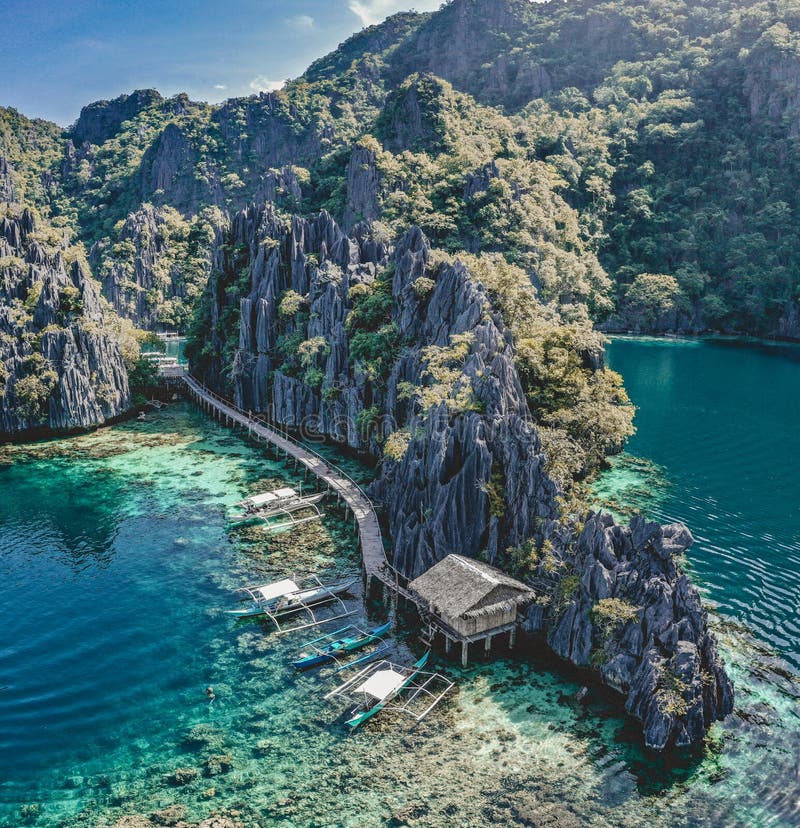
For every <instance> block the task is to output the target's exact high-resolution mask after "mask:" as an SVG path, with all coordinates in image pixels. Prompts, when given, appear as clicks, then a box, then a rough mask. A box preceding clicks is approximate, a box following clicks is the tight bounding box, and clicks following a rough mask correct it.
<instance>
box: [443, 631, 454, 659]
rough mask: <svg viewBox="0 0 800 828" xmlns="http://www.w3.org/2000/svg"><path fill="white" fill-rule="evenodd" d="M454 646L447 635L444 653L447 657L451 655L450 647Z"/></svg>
mask: <svg viewBox="0 0 800 828" xmlns="http://www.w3.org/2000/svg"><path fill="white" fill-rule="evenodd" d="M452 646H453V642H452V641H451V640H450V636H449V635H446V636H445V637H444V651H445V653H446V654H447V655H450V647H452Z"/></svg>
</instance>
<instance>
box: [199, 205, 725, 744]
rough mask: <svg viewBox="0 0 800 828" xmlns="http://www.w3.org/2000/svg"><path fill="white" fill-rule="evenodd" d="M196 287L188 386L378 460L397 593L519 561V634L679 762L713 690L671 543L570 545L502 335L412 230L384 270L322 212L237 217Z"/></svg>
mask: <svg viewBox="0 0 800 828" xmlns="http://www.w3.org/2000/svg"><path fill="white" fill-rule="evenodd" d="M215 270H217V271H218V272H219V273H220V274H221V275H220V276H219V277H218V278H217V279H212V280H211V283H210V286H209V293H210V295H209V300H210V308H209V318H208V320H207V324H208V327H209V329H210V330H213V331H214V334H213V336H212V339H211V341H210V343H208V344H209V345H210V346H211V348H212V349H213V350H214V351H215V352H216V353H217V355H218V356H216V357H215V358H214V359H212V360H210V361H203V360H202V359H197V358H196V359H195V360H194V368H195V370H197V371H199V372H201V373H203V374H204V378H205V379H206V380H207V381H210V382H211V383H212V384H214V385H216V386H217V387H218V388H219V389H220V390H221V391H223V392H225V393H232V394H233V395H234V396H235V398H236V401H237V403H238V404H239V405H240V406H242V407H244V408H248V409H251V410H253V411H259V412H266V413H267V414H268V415H269V416H271V417H272V418H274V419H275V420H277V421H278V422H280V423H281V424H283V425H285V426H289V427H291V428H295V429H304V430H306V431H312V432H314V433H318V434H322V435H325V436H327V437H330V438H333V439H335V440H339V441H342V442H346V443H347V444H348V445H349V446H350V447H352V448H353V449H356V450H358V451H360V452H363V453H368V454H370V455H372V456H373V457H376V458H380V464H379V467H378V473H377V477H376V481H375V483H374V484H373V486H372V491H371V494H372V496H373V498H374V500H375V502H376V503H377V504H379V506H380V507H381V509H382V511H383V513H384V515H385V520H386V524H387V528H388V533H389V536H390V537H391V541H392V563H393V565H394V566H396V567H397V568H398V569H399V570H400V571H401V572H402V573H403V574H405V575H407V576H408V577H414V576H416V575H419V574H420V573H422V572H424V571H425V570H427V569H428V568H429V567H430V566H431V565H433V564H434V563H436V562H437V561H439V560H441V559H442V558H443V557H445V556H446V555H447V554H450V553H452V552H457V553H459V554H466V555H471V556H479V555H480V556H482V557H485V558H486V559H487V560H489V561H491V562H494V563H498V564H501V565H502V564H503V562H504V561H506V560H508V556H509V551H510V550H511V549H517V550H523V551H524V552H525V553H526V554H527V555H528V557H529V559H530V560H533V561H535V566H534V569H533V573H532V576H531V577H532V582H533V584H534V587H535V589H536V591H537V595H538V598H537V602H536V603H535V605H534V606H533V607H532V608H531V610H530V611H529V613H528V616H527V620H526V626H527V629H528V631H529V632H531V633H532V634H537V635H541V636H543V637H544V639H545V640H546V641H547V643H548V645H549V646H550V648H551V649H552V650H553V651H554V652H555V653H557V654H558V655H559V656H561V657H562V658H564V659H567V660H569V661H571V662H572V663H573V664H575V665H576V666H578V667H581V668H584V669H587V670H591V671H592V672H593V673H594V674H596V675H597V676H598V678H599V679H600V680H602V681H603V682H604V683H605V684H607V685H608V686H610V687H612V688H614V689H615V690H617V691H618V692H619V693H621V694H622V695H623V696H624V697H625V698H626V706H627V709H628V711H629V712H630V713H631V714H632V715H634V716H636V717H637V718H639V719H641V720H642V722H643V726H644V731H645V741H646V743H647V744H648V745H649V746H650V747H653V748H656V749H663V748H666V747H669V746H672V745H686V744H693V743H696V742H698V741H699V740H701V739H702V737H703V735H704V734H705V732H706V730H707V729H708V727H709V726H710V724H711V723H712V722H713V721H714V720H716V719H718V718H721V717H722V716H724V715H726V714H727V713H728V712H730V710H731V707H732V699H733V695H732V688H731V684H730V682H729V680H728V678H727V676H726V675H725V672H724V669H723V667H722V664H721V662H720V660H719V656H718V654H717V649H716V642H715V640H714V638H713V636H712V635H711V634H710V633H709V632H708V629H707V619H706V615H705V612H704V611H703V608H702V605H701V602H700V598H699V595H698V593H697V591H696V590H695V589H694V587H692V586H691V584H690V583H689V581H688V580H687V578H686V576H685V575H684V574H683V573H682V572H681V570H680V565H679V555H680V554H681V553H682V552H683V551H684V550H685V549H686V548H687V546H688V545H689V543H690V542H691V535H690V534H689V533H688V530H686V529H685V527H682V526H666V527H661V526H658V525H657V524H648V523H646V522H644V521H642V520H636V521H634V522H633V523H632V525H631V527H630V529H625V528H623V527H620V526H617V525H615V524H614V523H613V522H612V521H611V520H610V518H608V517H606V516H592V517H590V518H589V519H588V520H587V522H586V525H585V527H584V528H583V530H582V531H581V532H580V534H579V536H577V537H576V531H577V529H576V524H574V523H573V522H571V521H569V520H567V521H565V520H564V519H563V518H562V517H561V516H560V513H559V506H558V498H559V495H560V491H559V488H558V486H557V485H556V484H555V483H554V482H553V480H552V479H551V478H550V477H549V475H548V474H547V472H546V470H545V457H544V454H543V452H542V448H541V444H540V441H539V435H538V433H537V429H536V427H535V425H534V424H533V423H532V421H531V417H530V412H529V409H528V405H527V402H526V398H525V394H524V391H523V388H522V385H521V383H520V379H519V375H518V373H517V370H516V367H515V361H514V347H513V341H512V337H511V335H510V332H509V331H507V330H506V328H505V325H504V323H503V319H502V317H501V315H500V314H499V313H498V311H497V309H496V308H495V307H494V306H493V304H492V301H491V299H490V297H489V295H488V294H487V292H486V290H485V288H484V287H483V285H482V284H480V282H478V281H477V280H475V279H474V278H473V277H472V276H471V275H470V273H469V272H468V270H467V269H466V268H465V267H464V266H463V265H461V264H459V263H458V262H456V263H452V264H451V263H444V264H435V263H434V261H433V259H432V256H431V252H430V249H429V247H428V243H427V241H426V239H425V237H424V235H423V234H422V233H421V231H420V230H419V229H416V228H414V229H412V230H410V231H409V232H408V233H407V234H406V235H405V236H404V237H403V238H402V239H401V240H400V242H399V243H398V244H397V247H396V249H395V250H394V251H392V252H391V253H390V252H389V251H388V250H387V249H386V248H385V247H384V246H383V245H380V244H377V243H376V242H375V241H374V240H371V239H370V237H369V235H368V232H367V231H366V230H365V228H364V227H363V226H361V227H360V230H359V233H358V234H354V235H353V236H347V235H345V234H344V233H343V232H342V230H341V229H340V228H339V227H338V226H337V225H336V224H335V222H334V221H333V220H332V218H331V217H330V216H329V215H328V214H327V213H321V214H319V215H317V216H315V217H313V218H311V219H300V218H297V217H295V218H293V219H291V221H288V220H285V219H282V218H280V217H279V216H278V215H277V214H276V213H275V211H274V210H273V209H272V208H271V207H266V208H256V207H250V208H248V209H247V210H245V211H243V212H242V213H240V214H239V215H237V216H236V217H235V218H234V220H233V223H232V233H231V236H230V238H229V239H228V240H227V242H226V244H225V245H224V246H222V247H220V248H219V249H218V251H217V254H216V257H215ZM237 277H238V279H239V281H238V287H239V288H240V291H241V292H240V293H239V294H238V295H237V281H236V279H237ZM245 277H246V283H245V282H244V278H245ZM237 304H238V310H239V313H240V317H239V320H238V325H233V326H231V327H230V329H229V331H228V333H227V335H225V334H224V330H225V325H226V321H227V324H230V320H231V318H232V312H233V311H235V310H236V309H237ZM207 350H208V348H205V349H204V350H203V351H202V352H200V353H205V352H207ZM224 355H227V358H229V359H232V362H233V371H232V377H231V378H230V379H228V377H229V376H230V373H229V372H226V371H225V363H224V359H225V356H224ZM434 366H435V367H434ZM226 383H230V385H229V386H228V387H227V388H226Z"/></svg>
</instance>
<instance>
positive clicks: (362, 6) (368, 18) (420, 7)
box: [349, 0, 442, 26]
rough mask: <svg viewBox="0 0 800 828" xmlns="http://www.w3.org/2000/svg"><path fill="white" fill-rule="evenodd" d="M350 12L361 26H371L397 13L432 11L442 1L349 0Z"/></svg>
mask: <svg viewBox="0 0 800 828" xmlns="http://www.w3.org/2000/svg"><path fill="white" fill-rule="evenodd" d="M349 5H350V11H351V12H353V14H354V15H356V17H358V18H359V19H360V20H361V24H362V25H363V26H372V25H374V24H375V23H380V22H381V20H385V19H386V18H387V17H388V16H389V15H390V14H394V13H395V12H399V11H408V10H409V8H413V9H414V10H415V11H433V10H434V9H438V8H439V6H441V5H442V0H400V2H398V0H349Z"/></svg>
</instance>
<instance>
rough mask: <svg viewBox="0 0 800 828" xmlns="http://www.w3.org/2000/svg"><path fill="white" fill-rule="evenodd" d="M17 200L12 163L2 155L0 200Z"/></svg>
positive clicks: (0, 158)
mask: <svg viewBox="0 0 800 828" xmlns="http://www.w3.org/2000/svg"><path fill="white" fill-rule="evenodd" d="M16 200H17V193H16V189H15V187H14V180H13V179H12V177H11V165H10V164H9V163H8V161H7V160H6V158H5V156H3V155H0V201H6V202H8V203H9V204H13V203H14V202H15V201H16Z"/></svg>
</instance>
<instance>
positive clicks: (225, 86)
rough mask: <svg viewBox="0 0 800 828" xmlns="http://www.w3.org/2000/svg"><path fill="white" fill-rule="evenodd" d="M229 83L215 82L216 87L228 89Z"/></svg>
mask: <svg viewBox="0 0 800 828" xmlns="http://www.w3.org/2000/svg"><path fill="white" fill-rule="evenodd" d="M227 88H228V85H227V84H226V83H215V84H214V89H223V90H224V89H227Z"/></svg>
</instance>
